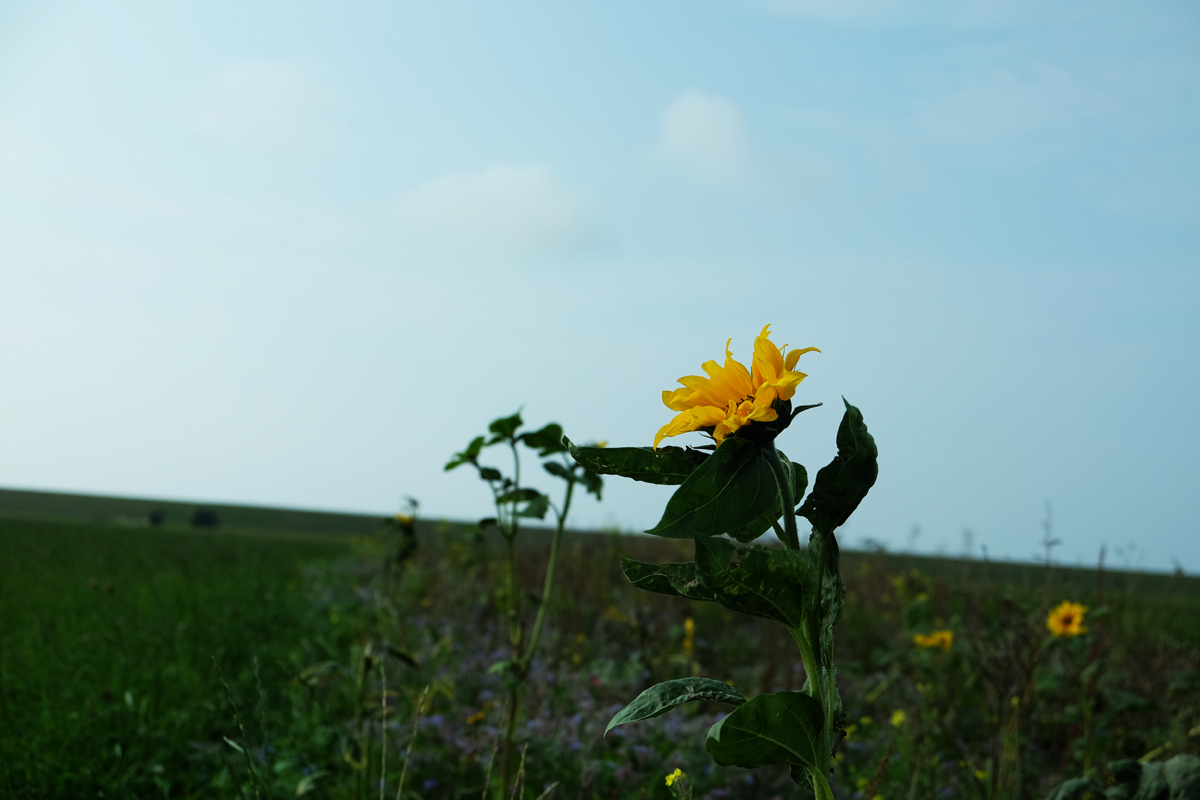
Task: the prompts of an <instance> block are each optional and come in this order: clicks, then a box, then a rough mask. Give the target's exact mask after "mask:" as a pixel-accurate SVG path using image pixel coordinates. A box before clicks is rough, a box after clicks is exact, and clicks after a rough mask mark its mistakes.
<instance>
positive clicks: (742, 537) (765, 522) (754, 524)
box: [729, 453, 808, 543]
mask: <svg viewBox="0 0 1200 800" xmlns="http://www.w3.org/2000/svg"><path fill="white" fill-rule="evenodd" d="M779 461H780V462H781V463H782V464H783V470H784V472H786V473H787V474H788V475H789V476H790V478H791V484H792V499H793V500H794V501H795V502H797V503H799V502H800V498H801V497H803V496H804V490H805V489H807V488H808V471H807V470H805V469H804V465H803V464H794V463H792V462H791V461H789V460H788V457H787V456H785V455H784V454H783V453H780V454H779ZM782 516H783V497H782V496H780V495H776V496H775V502H774V503H772V504H771V507H770V508H769V509H767V510H766V511H764V512H763V513H762V514H760V515H759V516H757V517H755V518H754V519H753V520H751V521H750V522H748V523H746V524H745V525H743V526H742V527H740V528H738V529H737V530H733V531H730V532H729V535H730V536H732V537H733V538H734V539H737V540H738V541H739V542H742V543H746V542H752V541H754V540H755V539H757V538H758V537H759V536H762V535H763V534H764V533H766V532H767V531H769V530H770V529H771V523H773V522H778V521H779V519H780V518H781V517H782Z"/></svg>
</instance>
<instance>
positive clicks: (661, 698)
mask: <svg viewBox="0 0 1200 800" xmlns="http://www.w3.org/2000/svg"><path fill="white" fill-rule="evenodd" d="M693 700H703V701H705V702H708V703H729V704H730V705H734V706H740V705H741V704H742V703H744V702H746V698H745V697H743V696H742V693H741V692H739V691H738V690H737V689H735V688H733V687H732V686H730V685H729V684H727V683H724V682H723V681H715V680H713V679H712V678H680V679H679V680H675V681H665V682H664V683H660V684H657V685H655V686H651V687H650V688H649V689H647V690H646V691H644V692H642V693H641V694H639V695H638V696H637V698H636V699H635V700H634V701H633V702H632V703H630V704H629V705H627V706H625V707H624V708H623V709H621V710H620V711H619V712H618V713H617V715H616V716H615V717H613V718H612V721H611V722H609V723H608V727H607V728H605V729H604V735H605V736H607V735H608V732H609V731H611V730H612V729H613V728H615V727H617V726H618V725H624V724H625V723H626V722H637V721H638V720H643V719H650V718H651V717H657V716H658V715H659V714H665V713H667V712H668V711H670V710H671V709H672V708H674V707H675V706H678V705H681V704H683V703H690V702H691V701H693Z"/></svg>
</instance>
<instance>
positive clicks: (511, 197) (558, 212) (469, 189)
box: [396, 164, 590, 253]
mask: <svg viewBox="0 0 1200 800" xmlns="http://www.w3.org/2000/svg"><path fill="white" fill-rule="evenodd" d="M396 213H397V216H398V218H399V220H400V222H401V223H402V224H403V225H405V226H406V227H408V228H410V229H413V230H416V231H420V232H426V233H433V234H440V235H442V236H445V237H448V238H451V239H454V240H456V241H459V242H464V243H473V244H479V245H485V246H487V245H500V246H504V247H509V248H512V249H515V250H519V251H523V252H548V253H553V252H560V253H561V252H563V251H567V250H573V249H577V248H579V247H581V246H583V245H586V244H587V243H588V240H589V239H590V235H589V234H590V225H589V220H588V209H587V202H586V200H585V198H584V196H583V195H582V193H580V192H578V191H576V190H574V189H571V188H570V187H567V186H564V185H563V184H561V183H560V182H559V181H558V180H557V179H556V178H555V177H554V176H553V175H552V174H551V173H550V171H549V170H547V169H545V168H544V167H540V166H536V165H528V166H520V167H515V166H508V165H503V164H500V165H496V166H493V167H490V168H489V169H486V170H484V171H483V172H477V173H470V174H454V175H446V176H443V177H441V178H438V179H436V180H433V181H431V182H429V183H427V184H425V185H423V186H420V187H418V188H416V189H414V190H412V191H411V192H408V193H407V194H406V195H404V196H403V197H402V198H400V201H399V202H398V203H397V205H396Z"/></svg>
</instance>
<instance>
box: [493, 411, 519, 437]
mask: <svg viewBox="0 0 1200 800" xmlns="http://www.w3.org/2000/svg"><path fill="white" fill-rule="evenodd" d="M521 422H522V421H521V412H520V411H518V412H517V413H515V414H513V415H512V416H511V417H501V418H500V419H498V420H495V421H493V422H492V424H491V425H488V430H489V431H491V432H492V433H494V434H495V437H494V438H493V439H492V441H493V442H496V441H499V440H501V439H511V438H513V434H514V433H516V432H517V429H518V428H520V427H521Z"/></svg>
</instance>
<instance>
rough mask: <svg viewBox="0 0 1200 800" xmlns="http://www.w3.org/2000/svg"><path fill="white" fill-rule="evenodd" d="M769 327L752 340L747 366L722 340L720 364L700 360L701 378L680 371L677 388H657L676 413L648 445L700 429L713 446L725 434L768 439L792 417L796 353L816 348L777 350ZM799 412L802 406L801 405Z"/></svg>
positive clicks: (800, 374)
mask: <svg viewBox="0 0 1200 800" xmlns="http://www.w3.org/2000/svg"><path fill="white" fill-rule="evenodd" d="M770 327H771V326H770V325H767V326H765V327H764V328H763V329H762V332H761V333H760V334H759V335H758V338H757V339H755V340H754V357H753V359H752V360H751V362H750V369H746V366H745V365H744V364H742V363H741V362H739V361H736V360H735V359H734V357H733V354H732V353H731V352H730V350H729V343H730V342H732V341H733V340H732V339H730V340H729V341H727V342H726V343H725V363H724V364H718V363H717V362H716V361H706V362H704V364H702V365H701V367H702V369H703V370H704V373H705V376H706V377H705V376H700V375H685V376H684V377H682V378H680V379H679V383H680V384H682V387H683V388H680V389H675V390H669V391H665V392H663V403H664V404H665V405H666V406H667V408H669V409H671V410H672V411H676V412H678V413H677V414H676V416H675V418H674V419H673V420H671V421H670V422H668V423H667V424H666V425H664V426H663V427H662V428H661V429H659V431H658V434H657V435H656V436H655V437H654V446H655V447H656V448H657V447H658V445H659V443H660V442H661V441H662V440H663V439H665V438H667V437H668V436H678V435H679V434H681V433H689V432H691V431H701V432H704V433H707V434H709V435H710V436H712V438H713V440H714V441H715V442H716V443H717V444H718V445H719V444H720V443H721V442H723V441H724V440H725V439H726V438H727V437H729V436H740V437H743V438H750V439H754V440H755V441H758V442H759V443H764V442H769V441H771V440H772V439H774V438H775V437H776V436H778V435H779V432H780V431H782V430H783V429H784V428H786V427H787V426H788V425H789V424H790V423H791V421H792V417H793V416H794V415H795V413H796V412H793V411H792V402H791V400H792V396H793V395H795V393H796V387H797V386H798V385H799V384H800V382H801V381H803V380H804V379H805V378H806V377H808V376H807V375H806V374H805V373H803V372H799V371H797V370H796V362H797V361H799V360H800V356H802V355H804V354H805V353H809V352H813V351H816V352H820V351H819V350H817V348H815V347H806V348H804V349H802V350H792V351H791V352H786V353H785V351H786V349H787V345H784V351H781V350H780V349H779V348H778V347H776V346H775V343H774V342H772V341H771V339H770V336H771V332H770ZM801 410H803V409H801Z"/></svg>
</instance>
